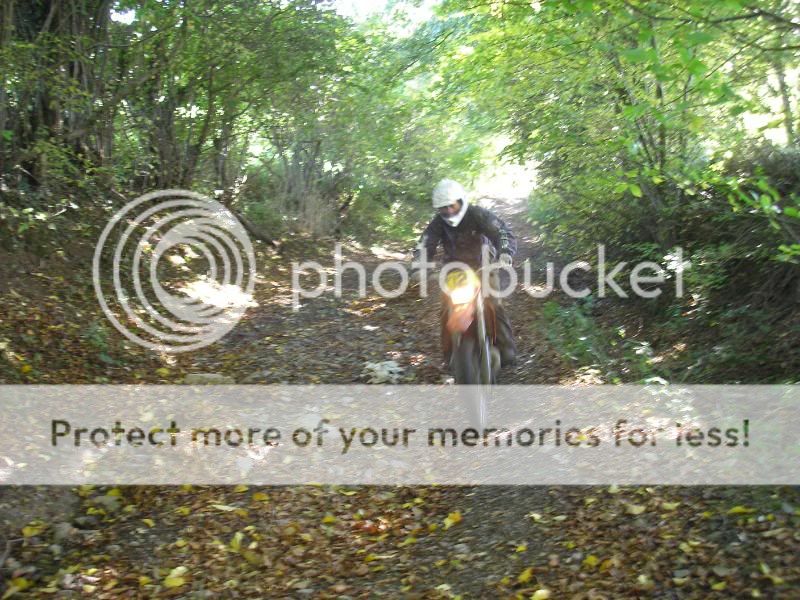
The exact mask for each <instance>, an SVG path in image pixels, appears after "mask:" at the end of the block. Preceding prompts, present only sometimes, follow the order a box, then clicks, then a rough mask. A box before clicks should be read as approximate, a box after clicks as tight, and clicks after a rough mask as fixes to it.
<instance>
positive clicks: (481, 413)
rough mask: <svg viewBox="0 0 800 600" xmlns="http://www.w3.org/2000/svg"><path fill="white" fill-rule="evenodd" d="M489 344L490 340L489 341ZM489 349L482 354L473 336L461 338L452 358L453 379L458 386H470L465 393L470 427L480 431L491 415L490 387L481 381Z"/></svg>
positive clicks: (490, 379)
mask: <svg viewBox="0 0 800 600" xmlns="http://www.w3.org/2000/svg"><path fill="white" fill-rule="evenodd" d="M487 342H488V340H487ZM488 351H489V347H487V348H486V349H484V351H483V352H481V350H480V348H479V346H478V344H477V340H476V339H475V338H474V337H473V336H461V340H460V341H459V343H456V344H454V347H453V354H452V358H451V363H450V364H451V369H452V371H451V372H452V373H453V378H454V379H455V382H456V384H458V385H469V386H471V387H469V388H467V389H465V390H464V392H463V396H462V397H463V399H464V401H465V403H466V409H467V414H468V416H469V421H470V425H471V426H472V427H475V428H476V429H478V430H482V429H484V428H486V426H487V420H488V415H489V398H488V396H489V387H488V386H487V385H485V384H484V383H483V381H481V379H482V377H481V375H482V373H481V371H484V375H485V368H486V365H483V364H482V361H483V359H484V356H487V355H488V356H489V360H491V355H490V354H489V352H488ZM489 369H490V370H489V382H490V383H491V382H492V379H493V378H492V375H491V363H489Z"/></svg>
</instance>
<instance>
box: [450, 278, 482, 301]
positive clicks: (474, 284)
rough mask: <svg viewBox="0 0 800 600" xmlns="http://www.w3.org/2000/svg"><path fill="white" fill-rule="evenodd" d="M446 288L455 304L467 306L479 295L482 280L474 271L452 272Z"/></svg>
mask: <svg viewBox="0 0 800 600" xmlns="http://www.w3.org/2000/svg"><path fill="white" fill-rule="evenodd" d="M445 288H446V289H445V291H446V292H447V295H448V296H450V300H451V301H452V302H453V304H467V303H469V302H472V300H473V299H474V298H475V296H476V295H477V294H478V290H480V280H479V279H478V276H477V275H476V274H475V272H474V271H451V272H450V273H449V274H448V275H447V280H446V281H445Z"/></svg>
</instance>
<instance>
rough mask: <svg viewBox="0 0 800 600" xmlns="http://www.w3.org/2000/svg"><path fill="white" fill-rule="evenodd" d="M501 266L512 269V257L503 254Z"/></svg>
mask: <svg viewBox="0 0 800 600" xmlns="http://www.w3.org/2000/svg"><path fill="white" fill-rule="evenodd" d="M500 264H501V265H502V266H504V267H508V268H511V265H512V260H511V255H510V254H506V253H505V252H504V253H503V254H501V255H500Z"/></svg>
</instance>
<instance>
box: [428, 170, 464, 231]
mask: <svg viewBox="0 0 800 600" xmlns="http://www.w3.org/2000/svg"><path fill="white" fill-rule="evenodd" d="M459 200H461V210H459V211H458V213H456V214H455V215H452V216H449V217H445V216H444V215H442V218H443V219H444V220H445V221H446V222H447V224H448V225H450V226H451V227H457V226H458V224H459V223H461V220H462V219H463V218H464V215H465V214H467V205H468V201H467V190H465V189H464V187H463V186H462V185H461V184H460V183H458V182H457V181H453V180H452V179H442V180H441V181H440V182H439V183H437V184H436V187H435V188H433V208H436V209H439V208H443V207H445V206H450V205H451V204H455V203H456V202H458V201H459Z"/></svg>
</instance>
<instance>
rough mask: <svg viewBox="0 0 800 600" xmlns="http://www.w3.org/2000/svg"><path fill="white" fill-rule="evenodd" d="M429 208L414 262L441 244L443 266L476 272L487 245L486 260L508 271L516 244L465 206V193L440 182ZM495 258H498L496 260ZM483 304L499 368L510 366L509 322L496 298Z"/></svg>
mask: <svg viewBox="0 0 800 600" xmlns="http://www.w3.org/2000/svg"><path fill="white" fill-rule="evenodd" d="M433 208H435V209H436V210H437V211H438V214H437V215H436V216H435V217H434V218H433V220H432V221H431V222H430V223H429V224H428V226H427V227H426V228H425V232H424V233H423V234H422V237H421V238H420V240H419V243H418V244H417V249H416V250H415V251H414V260H415V261H417V260H419V258H420V255H421V253H422V252H423V251H424V252H425V259H426V260H431V259H432V258H433V256H434V254H435V253H436V247H437V246H438V245H439V244H440V243H441V244H442V248H443V250H444V262H445V263H449V262H453V261H460V262H463V263H466V264H467V265H469V266H471V267H473V268H478V267H480V266H481V258H482V248H483V246H484V244H486V245H488V248H489V252H490V258H492V259H493V260H494V259H498V260H499V262H500V264H501V265H503V266H504V267H507V268H510V267H511V264H512V257H513V256H514V253H515V252H516V250H517V241H516V239H515V238H514V234H513V233H511V230H510V229H509V228H508V226H507V225H506V224H505V223H504V222H503V221H502V220H501V219H499V218H498V217H497V216H496V215H494V214H493V213H492V212H490V211H488V210H486V209H485V208H481V207H479V206H475V205H472V204H470V203H469V201H468V199H467V191H466V190H465V189H464V188H463V186H461V184H459V183H458V182H456V181H453V180H452V179H442V180H441V181H440V182H439V183H438V184H436V187H435V188H434V189H433ZM498 255H499V258H498ZM486 301H487V302H490V303H492V304H493V306H494V309H495V318H496V328H495V336H496V340H497V346H498V349H499V350H500V357H501V364H502V365H503V366H506V365H513V364H515V362H516V355H517V349H516V345H515V343H514V334H513V331H512V329H511V321H510V320H509V319H508V315H507V314H506V311H505V309H504V307H503V303H502V302H501V300H500V299H499V298H494V297H491V296H487V298H486ZM446 318H447V316H446V307H444V306H443V311H442V347H443V350H444V355H445V360H446V361H448V362H449V358H450V336H449V335H448V334H447V331H446V329H445V327H444V324H445V321H446Z"/></svg>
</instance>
